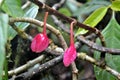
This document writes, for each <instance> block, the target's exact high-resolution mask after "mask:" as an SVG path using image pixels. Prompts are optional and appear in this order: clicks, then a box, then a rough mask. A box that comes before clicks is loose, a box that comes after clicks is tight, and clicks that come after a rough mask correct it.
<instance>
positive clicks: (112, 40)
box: [95, 16, 120, 80]
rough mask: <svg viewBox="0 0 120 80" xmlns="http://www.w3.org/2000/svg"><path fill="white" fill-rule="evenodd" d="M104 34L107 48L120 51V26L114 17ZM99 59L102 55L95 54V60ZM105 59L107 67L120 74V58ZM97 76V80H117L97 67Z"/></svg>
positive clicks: (113, 56) (109, 57) (114, 56)
mask: <svg viewBox="0 0 120 80" xmlns="http://www.w3.org/2000/svg"><path fill="white" fill-rule="evenodd" d="M102 34H103V36H104V38H105V41H106V44H107V47H109V48H117V49H120V25H119V24H118V23H117V21H116V20H115V18H114V16H113V17H112V19H111V20H110V22H109V24H108V25H107V26H106V28H105V29H104V30H103V31H102ZM99 57H100V53H99V52H97V53H95V58H96V59H98V58H99ZM105 59H106V63H107V65H109V66H110V67H111V68H113V69H115V70H116V71H118V72H120V65H119V64H120V62H119V61H120V56H116V55H110V54H107V55H106V58H105ZM95 74H96V77H97V80H117V79H116V78H115V77H114V76H113V75H111V74H110V73H108V72H106V71H104V70H101V69H100V68H98V67H95ZM101 76H102V77H101Z"/></svg>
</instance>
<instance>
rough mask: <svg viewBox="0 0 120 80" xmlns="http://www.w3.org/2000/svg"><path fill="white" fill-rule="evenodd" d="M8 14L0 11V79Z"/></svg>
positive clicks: (0, 78)
mask: <svg viewBox="0 0 120 80" xmlns="http://www.w3.org/2000/svg"><path fill="white" fill-rule="evenodd" d="M7 29H8V15H6V14H3V13H0V80H2V74H3V67H4V59H5V44H6V41H7V34H8V30H7Z"/></svg>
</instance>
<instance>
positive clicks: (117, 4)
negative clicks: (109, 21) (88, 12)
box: [110, 0, 120, 11]
mask: <svg viewBox="0 0 120 80" xmlns="http://www.w3.org/2000/svg"><path fill="white" fill-rule="evenodd" d="M110 7H111V9H113V10H114V11H120V0H116V1H112V4H111V6H110Z"/></svg>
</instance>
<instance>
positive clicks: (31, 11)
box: [8, 5, 38, 39]
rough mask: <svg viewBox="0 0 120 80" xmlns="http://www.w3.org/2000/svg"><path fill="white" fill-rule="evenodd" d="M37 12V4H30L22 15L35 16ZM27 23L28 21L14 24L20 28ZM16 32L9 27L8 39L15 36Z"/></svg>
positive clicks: (23, 27)
mask: <svg viewBox="0 0 120 80" xmlns="http://www.w3.org/2000/svg"><path fill="white" fill-rule="evenodd" d="M37 13H38V6H36V5H32V6H31V8H30V9H29V10H27V11H26V12H25V14H24V16H23V17H30V18H35V17H36V15H37ZM29 25H30V23H24V22H17V23H16V26H17V27H18V28H19V29H22V30H24V29H26V28H27V27H28V26H29ZM16 34H17V32H15V31H14V30H13V29H12V28H11V27H9V34H8V37H9V39H12V38H13V37H15V35H16Z"/></svg>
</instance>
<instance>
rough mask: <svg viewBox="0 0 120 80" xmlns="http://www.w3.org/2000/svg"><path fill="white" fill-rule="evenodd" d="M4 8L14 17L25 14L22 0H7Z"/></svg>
mask: <svg viewBox="0 0 120 80" xmlns="http://www.w3.org/2000/svg"><path fill="white" fill-rule="evenodd" d="M2 9H3V10H4V11H5V12H6V13H7V14H9V15H10V16H13V17H18V16H22V15H23V10H22V9H21V0H5V1H4V3H3V5H2Z"/></svg>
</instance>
